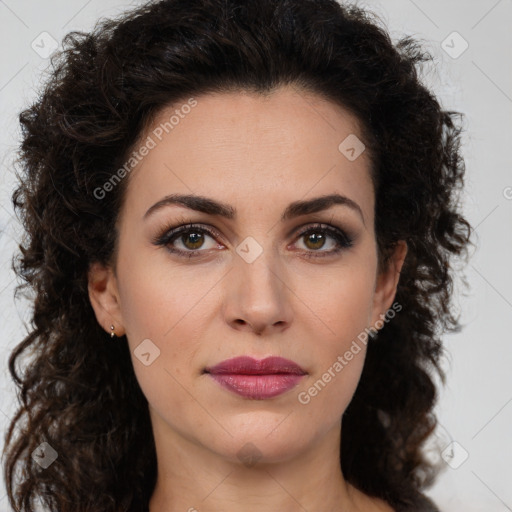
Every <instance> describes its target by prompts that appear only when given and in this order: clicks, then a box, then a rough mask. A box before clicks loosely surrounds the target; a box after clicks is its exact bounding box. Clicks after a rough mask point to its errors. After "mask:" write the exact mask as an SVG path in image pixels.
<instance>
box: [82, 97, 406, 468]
mask: <svg viewBox="0 0 512 512" xmlns="http://www.w3.org/2000/svg"><path fill="white" fill-rule="evenodd" d="M186 105H188V107H187V106H186ZM176 111H178V112H176ZM173 115H174V118H171V116H173ZM165 123H167V124H165ZM148 137H149V138H148ZM347 137H349V139H347ZM356 137H357V138H356ZM345 139H347V140H345ZM360 139H361V135H360V130H359V127H358V125H357V123H356V120H355V118H354V117H352V116H351V115H349V114H348V113H347V112H346V111H345V110H344V109H342V108H340V107H338V106H336V105H334V104H332V103H330V102H327V101H325V100H323V99H321V98H319V97H317V96H313V95H310V94H305V93H298V92H296V90H295V89H293V88H291V87H282V88H280V89H278V90H277V91H276V92H275V93H273V94H272V95H270V96H268V97H266V98H265V97H263V96H258V95H255V94H244V93H225V94H215V95H204V96H199V97H196V98H194V100H190V101H189V102H186V101H185V102H183V104H179V105H174V106H173V107H172V108H167V109H165V110H162V111H161V112H160V113H159V115H158V117H157V118H156V119H155V120H154V123H153V125H152V126H151V127H150V128H149V129H148V131H147V132H145V133H144V134H143V135H142V136H141V142H140V145H139V146H137V147H136V148H135V151H138V154H139V156H140V155H145V156H141V159H140V162H139V163H138V164H137V165H136V167H135V168H134V170H133V171H131V172H130V174H129V175H128V176H127V177H125V178H124V179H128V180H129V182H128V187H127V190H126V195H125V201H124V204H123V207H122V210H121V212H120V216H119V223H118V226H119V250H118V257H117V261H116V269H115V274H112V273H109V274H104V275H108V277H107V278H106V281H105V282H104V283H103V284H106V286H105V287H104V288H101V290H100V287H99V285H98V286H96V285H91V287H90V290H91V302H92V303H93V306H94V307H95V310H96V313H97V317H98V320H99V321H100V323H101V324H102V325H103V326H104V328H105V329H106V330H109V326H110V324H111V323H113V324H114V325H115V327H116V333H117V334H118V335H122V334H124V333H126V335H127V339H128V344H129V349H130V352H131V357H132V361H133V366H134V370H135V373H136V376H137V379H138V382H139V384H140V387H141V389H142V391H143V393H144V394H145V396H146V397H147V400H148V402H149V406H150V414H151V418H152V422H153V427H154V429H155V434H156V435H158V436H161V438H162V439H163V438H165V439H166V440H168V442H169V443H171V444H172V445H176V444H177V443H179V442H182V443H183V442H186V441H188V442H190V443H192V444H193V445H194V446H195V447H196V448H197V447H201V448H206V449H207V450H208V451H209V452H213V453H214V454H217V455H221V456H222V457H224V458H226V459H228V460H233V461H236V460H241V459H240V457H242V456H243V454H246V455H247V451H249V452H250V451H251V450H252V451H253V452H255V453H256V454H257V457H258V458H261V459H263V460H266V461H269V462H270V461H279V460H285V459H287V458H290V457H292V456H294V455H297V454H298V453H301V452H302V453H304V450H306V449H307V448H308V447H312V446H313V445H314V444H315V443H317V442H318V441H320V440H321V439H322V438H325V436H326V435H327V434H329V435H332V436H336V435H339V431H340V421H341V417H342V414H343V412H344V411H345V409H346V407H347V406H348V404H349V402H350V400H351V398H352V395H353V394H354V391H355V389H356V386H357V384H358V381H359V377H360V374H361V371H362V367H363V363H364V359H365V353H366V351H365V348H366V345H365V343H364V342H361V340H364V339H365V338H366V337H365V336H364V333H365V328H368V327H371V326H373V325H375V323H376V322H377V321H378V320H379V319H382V318H383V314H384V313H386V311H387V309H388V308H389V307H390V306H391V303H392V301H393V298H394V293H395V290H396V284H397V279H398V272H397V271H398V270H399V268H400V266H401V263H402V261H403V257H404V256H405V253H404V251H402V252H400V251H398V252H397V256H396V260H395V262H396V265H398V266H397V267H395V268H392V269H391V270H390V271H389V272H388V273H386V274H382V275H381V276H380V277H379V276H377V251H376V241H375V233H374V190H373V186H372V181H371V179H370V173H369V166H370V161H369V158H368V153H367V151H364V150H363V151H362V152H361V150H362V149H363V146H361V142H360ZM344 141H345V142H344ZM340 144H341V146H340ZM144 145H145V146H146V148H147V150H144V149H142V146H144ZM359 153H360V154H359ZM174 195H184V196H187V197H189V199H188V200H187V201H188V204H189V207H187V206H186V205H185V204H184V202H172V201H170V200H169V201H168V202H163V200H164V199H165V198H168V197H170V196H174ZM334 195H335V196H336V197H338V200H336V201H331V202H326V203H325V204H324V205H322V203H321V202H319V201H315V200H318V198H322V197H325V196H334ZM199 197H200V198H204V199H207V200H208V202H205V201H204V200H203V199H201V200H197V199H196V200H193V198H199ZM344 198H345V199H344ZM308 204H310V206H308ZM219 205H222V206H219ZM194 206H195V207H194ZM317 206H318V207H317ZM196 207H197V208H196ZM201 209H203V210H207V211H199V210H201ZM187 224H194V225H195V227H193V228H191V229H189V230H188V232H186V231H183V232H181V233H180V234H178V235H177V236H172V235H171V234H169V236H167V238H166V237H165V235H166V234H168V233H169V231H170V230H171V229H174V228H177V227H179V226H184V225H187ZM303 232H306V234H304V233H303ZM97 272H98V274H97V276H100V271H99V270H97ZM94 275H95V274H94V273H92V274H91V276H94ZM93 282H98V283H99V282H100V279H99V277H98V279H96V281H95V280H94V279H91V283H93ZM379 315H380V316H379ZM381 325H382V322H380V323H379V322H377V326H381ZM358 336H359V338H358ZM356 347H358V348H359V350H358V349H357V348H356ZM348 352H350V353H351V354H352V356H351V357H350V354H348ZM238 356H250V357H252V358H254V359H257V360H260V359H264V358H267V357H269V356H279V357H282V358H286V359H288V360H291V361H293V362H295V363H296V364H297V365H298V366H299V367H300V368H301V369H302V370H303V374H302V376H297V375H295V376H294V377H293V376H290V375H289V374H288V375H287V376H286V375H285V376H283V375H282V374H281V376H279V375H276V372H279V371H282V372H286V371H287V370H289V368H288V369H283V368H277V369H276V368H274V369H273V370H272V369H270V370H267V372H268V373H267V374H266V375H265V376H261V375H260V376H259V377H256V376H254V375H252V376H247V375H246V376H245V377H243V376H240V375H234V374H233V373H234V372H235V373H236V371H239V372H243V370H240V369H239V370H226V371H227V372H228V374H229V375H224V376H221V375H218V374H217V375H214V374H213V373H205V369H207V368H211V367H212V366H215V365H217V364H218V363H220V362H222V361H225V360H228V359H231V358H234V357H238ZM341 361H343V362H341ZM336 363H338V364H336ZM340 366H341V369H340ZM269 373H273V375H269ZM319 381H320V383H319ZM222 383H224V385H222ZM315 383H316V387H315ZM226 386H227V387H226ZM290 386H291V387H290ZM237 390H238V391H237ZM315 390H316V392H315ZM333 439H334V437H333ZM248 443H251V444H248ZM244 446H245V448H244Z"/></svg>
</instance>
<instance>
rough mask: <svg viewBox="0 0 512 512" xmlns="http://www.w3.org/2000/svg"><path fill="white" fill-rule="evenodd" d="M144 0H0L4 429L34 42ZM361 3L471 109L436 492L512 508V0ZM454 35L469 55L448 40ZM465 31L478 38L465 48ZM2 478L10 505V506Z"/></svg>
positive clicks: (1, 493)
mask: <svg viewBox="0 0 512 512" xmlns="http://www.w3.org/2000/svg"><path fill="white" fill-rule="evenodd" d="M138 3H140V2H132V3H130V2H127V1H124V2H123V1H120V0H89V1H86V0H72V1H69V0H46V1H45V2H37V1H35V0H0V48H1V64H2V65H1V71H0V123H1V129H0V155H1V159H0V162H1V173H0V328H1V335H0V365H1V369H0V430H1V432H2V438H3V433H4V431H5V428H6V426H7V422H8V418H10V417H11V416H12V414H13V412H14V407H15V394H14V389H13V384H12V383H11V382H10V380H9V378H8V373H7V358H8V355H9V352H10V350H12V348H13V347H14V346H15V345H16V344H17V343H18V342H20V341H21V339H22V338H23V337H24V335H25V332H26V327H25V326H24V322H26V321H27V319H28V313H29V310H28V308H27V304H25V303H23V302H18V303H14V301H13V290H14V285H15V283H16V280H15V277H14V274H13V273H12V270H11V268H10V266H11V257H12V255H13V252H14V251H15V250H16V242H15V241H16V240H17V239H18V238H19V231H20V228H19V225H18V223H17V221H16V220H15V219H14V218H13V212H12V207H11V200H10V195H11V193H12V189H13V186H14V185H13V183H14V182H13V174H12V163H11V162H12V159H13V158H14V152H15V149H16V145H17V142H18V138H19V129H18V120H17V116H18V113H19V111H20V110H21V109H22V108H23V107H25V106H28V105H29V103H30V102H31V101H33V100H34V99H35V94H36V90H37V88H38V84H39V83H40V79H41V76H42V75H41V73H42V72H43V70H44V69H45V68H46V66H47V64H48V62H49V61H48V59H45V58H42V57H41V56H40V55H38V53H36V51H34V49H33V48H32V46H31V45H32V42H33V41H34V40H35V41H36V43H37V41H40V37H41V36H40V34H41V33H42V32H48V33H49V34H51V36H52V37H53V38H55V40H56V41H58V42H59V44H60V41H61V40H62V37H63V36H64V35H65V34H66V33H67V32H69V31H71V30H90V29H91V28H92V26H93V24H94V22H95V21H96V20H97V19H98V18H99V17H102V16H113V15H116V14H119V13H120V12H121V11H123V10H125V9H127V8H129V7H130V6H132V5H136V4H138ZM359 5H361V6H364V7H368V8H369V9H371V10H372V11H374V12H375V13H376V14H378V15H379V16H380V17H381V19H382V20H383V22H384V23H385V24H386V25H387V27H388V29H389V31H390V34H391V36H392V38H393V39H394V40H396V39H397V38H398V37H400V36H402V35H404V34H410V35H413V36H415V37H418V38H420V39H422V40H423V41H424V44H425V46H426V48H427V49H428V50H429V51H431V52H432V53H433V54H434V55H435V57H436V63H437V67H436V69H431V70H430V71H429V72H428V74H426V75H425V80H426V81H427V83H428V84H429V86H430V87H431V88H432V89H433V90H434V91H435V92H436V94H437V95H438V97H439V98H440V99H441V101H442V103H443V105H444V106H445V108H448V109H453V110H458V111H461V112H463V113H464V114H465V116H466V121H465V128H466V134H465V136H464V145H465V147H464V155H465V160H466V168H467V187H466V195H465V206H464V211H465V215H466V216H467V218H468V219H469V221H470V222H471V223H472V225H473V226H475V227H476V233H477V237H478V238H477V242H478V248H477V250H476V251H475V253H474V255H473V257H472V259H471V262H470V264H469V265H468V267H467V269H466V275H467V278H468V282H469V284H470V289H469V290H468V291H467V292H466V295H462V294H460V293H458V295H457V297H458V299H457V304H458V307H459V308H460V311H461V314H462V321H463V324H464V326H465V327H464V329H463V331H462V332H461V333H459V334H453V335H449V336H445V343H446V347H447V350H448V353H449V359H448V360H446V361H445V362H444V367H445V368H446V371H447V374H448V383H447V386H446V387H445V388H444V389H441V399H440V402H439V405H438V407H437V412H438V415H439V419H440V423H441V425H440V429H439V432H438V436H439V439H441V441H442V442H443V443H444V444H443V446H447V445H448V444H449V443H451V442H454V444H452V445H451V447H453V448H454V450H453V457H452V459H449V458H447V460H449V461H450V464H446V465H445V466H446V468H445V470H444V471H443V472H442V473H441V475H440V477H439V479H438V481H437V483H436V484H435V486H433V487H432V488H431V489H429V490H428V491H427V494H429V495H430V496H432V497H433V499H434V501H435V502H436V503H437V504H438V505H439V506H440V508H441V510H442V511H446V512H459V511H464V512H472V511H486V512H504V511H512V486H511V485H510V484H511V483H512V469H511V464H512V438H511V436H512V428H511V427H512V376H511V368H512V347H511V336H510V328H509V322H510V319H512V291H511V290H512V272H511V271H510V267H509V266H510V264H511V262H512V172H511V165H510V164H511V160H512V158H511V156H510V149H511V146H512V140H511V133H512V132H511V128H512V127H511V124H512V116H511V114H512V73H511V59H510V55H511V50H512V35H511V34H512V31H511V30H510V26H511V25H512V1H511V0H481V1H468V0H452V1H449V0H435V1H432V0H429V1H427V0H414V1H413V0H388V1H386V2H384V1H377V0H372V1H366V2H359ZM454 31H455V32H457V33H458V34H459V35H457V34H455V35H454V34H453V32H454ZM443 41H446V42H445V45H448V46H449V47H451V50H450V49H449V51H450V52H451V53H452V55H454V56H457V58H453V57H452V56H450V55H449V54H448V53H446V52H445V51H444V49H443V47H442V42H443ZM465 41H466V42H467V44H468V45H469V46H468V48H467V49H466V50H465V51H464V52H463V53H461V54H460V55H458V54H459V53H460V52H461V50H462V49H463V48H464V45H465ZM39 45H40V47H41V46H42V43H39ZM457 289H458V290H459V291H460V289H461V288H460V286H459V287H458V288H457ZM1 443H2V441H1V440H0V448H1V447H2V444H1ZM450 449H451V448H450V447H449V448H448V451H447V453H448V452H449V451H450ZM466 454H467V459H466V460H464V461H463V462H462V463H461V461H462V460H463V459H464V457H465V456H466ZM459 464H460V465H459ZM451 466H454V467H451ZM455 466H458V467H457V468H455ZM0 483H2V487H0V512H6V511H7V510H9V509H8V508H7V499H6V498H5V489H4V486H3V482H0Z"/></svg>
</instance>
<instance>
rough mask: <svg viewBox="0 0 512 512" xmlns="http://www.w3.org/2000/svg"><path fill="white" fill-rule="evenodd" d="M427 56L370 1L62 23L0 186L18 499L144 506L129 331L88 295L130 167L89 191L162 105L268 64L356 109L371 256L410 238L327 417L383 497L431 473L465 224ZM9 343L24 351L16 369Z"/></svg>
mask: <svg viewBox="0 0 512 512" xmlns="http://www.w3.org/2000/svg"><path fill="white" fill-rule="evenodd" d="M432 60H433V57H432V56H431V55H430V54H429V53H428V52H427V51H426V50H425V49H424V48H422V46H421V45H420V43H419V42H418V41H417V40H415V39H414V38H411V37H409V36H407V37H405V36H404V37H403V38H401V39H400V40H399V41H398V42H397V43H395V44H394V43H392V41H391V39H390V36H389V34H388V33H387V31H386V29H385V28H384V27H383V24H382V22H381V21H380V20H379V18H378V17H377V16H375V15H374V14H372V13H370V12H368V11H366V10H363V9H360V8H359V7H356V6H354V5H341V4H339V3H337V2H336V1H335V0H258V2H245V1H242V0H186V1H185V0H183V1H181V0H161V1H158V2H150V3H147V4H144V5H142V6H139V7H137V8H136V9H133V10H131V11H129V12H127V13H124V14H123V15H122V16H120V17H118V18H117V19H101V20H99V21H98V23H97V24H96V26H95V27H94V29H93V30H92V31H91V32H90V33H86V32H77V31H74V32H70V33H69V34H67V35H66V36H65V38H64V40H63V49H62V50H61V51H59V52H58V53H56V54H55V55H54V56H53V57H52V61H51V62H52V71H51V73H49V76H48V80H47V82H46V83H45V85H44V87H43V89H42V91H41V93H40V96H39V97H38V99H37V101H36V102H34V104H33V105H31V106H30V107H29V108H26V109H25V110H23V111H22V112H21V113H20V116H19V120H20V123H21V127H22V141H21V144H20V149H19V154H18V158H17V162H16V163H15V168H16V172H17V176H18V179H19V183H18V184H17V188H16V189H15V191H14V192H13V195H12V201H13V204H14V208H15V211H16V213H17V215H18V217H19V219H20V221H21V222H22V224H23V227H24V231H25V236H24V238H23V240H22V241H21V243H20V244H19V249H20V254H17V255H16V256H15V258H14V259H13V268H14V269H15V272H16V273H17V275H18V276H19V277H21V278H22V283H21V284H19V285H18V286H17V288H16V295H17V293H18V292H19V291H21V290H22V289H25V288H26V287H29V290H30V291H31V292H33V293H32V294H31V295H30V298H31V301H32V302H33V312H32V317H31V324H32V325H31V330H30V331H29V333H28V335H27V336H26V337H25V338H24V339H23V340H22V341H21V342H20V343H19V344H18V345H17V346H16V347H15V349H14V350H13V351H12V353H11V355H10V358H9V371H10V374H11V376H12V378H13V380H14V382H15V384H16V387H17V395H18V400H19V408H18V410H17V412H16V415H15V417H14V418H13V419H12V421H11V423H10V426H9V428H8V431H7V433H6V435H5V447H4V455H5V456H6V458H5V462H4V477H5V481H6V484H7V492H8V499H9V503H10V504H11V506H12V507H14V508H15V510H17V511H31V510H33V509H34V503H35V500H36V498H38V499H39V500H40V501H41V502H42V503H43V504H44V505H45V506H47V507H49V509H50V510H55V511H57V510H58V511H59V512H67V511H72V512H82V511H83V512H85V511H88V512H90V511H102V512H108V511H116V512H120V511H141V510H145V509H146V508H147V505H148V502H149V498H150V497H151V494H152V492H153V489H154V485H155V482H156V451H155V444H154V439H153V434H152V430H151V422H150V417H149V412H148V403H147V400H146V398H145V396H144V395H143V393H142V391H141V389H140V387H139V385H138V382H137V379H136V377H135V373H134V371H133V367H132V362H131V359H130V354H129V349H128V347H127V344H126V343H118V344H112V343H107V340H109V335H108V334H107V333H105V331H104V330H103V329H102V328H101V326H100V325H99V324H98V322H97V320H96V317H95V314H94V311H93V309H92V306H91V303H90V300H89V295H88V277H87V272H88V269H89V268H90V265H91V264H92V263H93V262H100V263H103V264H107V265H108V264H110V263H111V262H112V261H113V255H114V254H115V249H116V240H117V235H118V233H117V232H116V229H115V222H116V219H117V216H118V212H119V209H120V206H121V204H122V200H123V197H124V191H125V189H126V182H127V180H128V178H126V179H124V180H122V181H121V183H120V184H119V185H118V186H116V187H114V188H113V190H112V191H110V192H109V193H108V194H106V195H105V197H104V198H103V199H102V200H98V199H97V197H96V196H95V193H94V191H95V190H96V189H97V187H101V186H102V185H103V184H104V183H105V182H106V180H108V179H109V178H111V177H112V175H113V173H114V171H115V170H116V169H119V167H120V166H121V165H122V163H123V162H125V161H126V159H127V157H128V155H130V153H131V151H133V148H134V145H135V143H136V142H137V140H138V139H137V138H138V137H139V136H140V134H141V133H143V130H144V129H145V127H147V126H148V125H149V123H150V122H151V120H152V119H154V116H155V115H156V114H157V113H158V112H159V111H160V110H161V109H162V108H163V107H164V106H167V105H169V104H172V103H174V102H176V101H178V100H182V99H183V98H185V97H190V96H191V95H194V96H198V95H200V94H207V93H210V92H228V91H243V90H245V91H252V92H256V93H261V94H265V93H268V92H271V91H273V90H274V89H275V88H276V87H278V86H280V85H284V84H291V85H292V86H295V87H297V89H298V90H299V89H300V90H303V91H311V92H313V93H315V94H317V95H320V96H321V97H323V98H326V99H328V100H330V101H332V102H335V103H336V104H339V105H341V106H342V107H344V108H346V109H348V110H349V111H350V112H351V113H353V114H354V115H355V116H356V117H357V118H358V120H359V121H360V123H361V126H362V134H363V136H364V142H365V145H366V147H367V148H368V151H369V153H370V154H371V166H372V168H371V173H372V179H373V183H374V189H375V197H376V203H375V232H376V240H377V247H378V255H379V265H380V268H385V265H386V262H387V261H388V257H389V254H390V250H392V249H393V247H395V244H396V243H397V241H399V240H405V241H406V242H407V245H408V253H407V256H406V259H405V263H404V265H403V267H402V271H401V277H400V281H399V284H398V288H397V293H396V297H395V299H396V301H398V302H399V303H400V304H401V305H402V310H401V312H400V314H399V315H397V316H396V318H394V320H393V321H391V322H388V323H386V325H385V326H384V327H383V328H382V329H381V330H380V331H379V333H378V335H377V337H376V339H375V340H372V341H371V342H370V343H369V344H368V347H367V355H366V361H365V365H364V369H363V373H362V376H361V379H360V382H359V385H358V387H357V390H356V392H355V394H354V396H353V399H352V401H351V403H350V405H349V406H348V408H347V410H346V412H345V413H344V417H343V436H342V446H341V467H342V471H343V474H344V477H345V479H346V480H347V481H348V482H350V483H351V484H352V485H354V486H356V487H357V488H359V489H360V490H361V491H363V492H365V493H366V494H368V495H371V496H376V497H380V498H382V499H384V500H386V501H387V502H388V503H389V504H391V505H392V506H394V507H396V509H397V510H402V509H404V510H405V509H407V506H411V505H412V504H413V503H416V502H415V501H414V500H415V496H417V495H418V494H419V493H420V491H421V490H422V489H424V488H426V487H428V486H429V485H431V484H432V483H433V481H434V479H435V477H436V475H437V474H438V468H437V466H436V464H434V463H433V462H432V461H431V460H428V457H427V456H426V454H425V452H424V450H423V447H424V444H425V442H426V440H427V439H429V438H430V436H431V435H432V433H433V431H434V429H435V427H436V424H437V419H436V417H435V415H434V414H433V412H432V411H433V408H434V405H435V403H436V401H437V398H438V391H437V387H436V385H435V382H434V377H435V376H434V373H437V374H438V375H439V376H440V377H441V381H442V382H443V383H445V378H446V377H445V374H444V372H443V370H442V368H441V358H442V356H443V355H444V353H443V350H444V348H443V346H442V335H443V334H444V333H445V332H456V331H459V330H460V329H461V325H460V322H459V317H458V316H457V315H456V314H455V313H454V312H453V308H452V303H451V297H452V292H453V284H454V281H453V279H454V271H455V265H454V257H455V256H458V257H459V258H461V257H462V256H466V257H467V255H468V247H469V245H471V244H472V242H471V234H472V228H471V226H470V225H469V223H468V222H467V220H466V219H465V218H464V217H463V216H462V215H461V212H460V195H461V194H460V193H461V191H462V189H463V185H464V173H465V166H464V161H463V158H462V157H461V152H460V147H461V134H462V132H463V128H462V126H461V122H460V120H461V119H462V118H463V117H462V115H461V114H460V113H458V112H453V111H446V110H444V109H443V108H442V107H441V105H440V103H439V102H438V100H437V99H436V97H435V95H434V94H433V93H432V92H430V91H429V89H428V88H427V87H426V86H425V85H424V84H423V83H422V81H421V80H420V78H419V75H420V73H419V71H420V68H421V66H423V63H425V62H428V61H432ZM464 282H465V280H464ZM121 341H122V340H121ZM23 354H25V355H26V356H28V355H30V356H31V357H30V358H29V359H27V361H25V363H24V368H23V371H22V372H19V370H18V369H16V367H15V365H16V362H17V361H18V360H19V358H20V357H21V356H22V355H23ZM44 441H46V442H48V443H49V445H50V446H51V447H53V449H55V451H56V452H57V453H58V459H57V461H56V462H55V463H53V464H51V465H50V466H49V467H47V468H46V469H44V470H42V469H41V466H40V465H38V464H37V463H35V462H34V460H33V459H32V456H31V454H32V453H33V451H34V450H35V449H36V448H37V447H38V446H39V445H40V444H41V443H42V442H44ZM17 464H20V465H21V468H22V472H21V475H20V476H19V480H17V479H16V477H15V469H16V465H17ZM415 510H418V509H415Z"/></svg>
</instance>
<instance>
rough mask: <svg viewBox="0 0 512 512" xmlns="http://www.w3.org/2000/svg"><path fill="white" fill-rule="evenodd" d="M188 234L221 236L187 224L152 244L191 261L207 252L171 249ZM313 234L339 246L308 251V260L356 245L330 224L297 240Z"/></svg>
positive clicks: (315, 227)
mask: <svg viewBox="0 0 512 512" xmlns="http://www.w3.org/2000/svg"><path fill="white" fill-rule="evenodd" d="M187 233H200V234H205V233H206V234H207V235H209V236H210V237H212V238H216V237H218V236H219V235H218V234H217V232H216V231H214V230H212V229H210V228H206V227H204V226H203V225H201V224H186V225H181V226H178V227H168V228H166V229H165V230H164V231H163V234H161V235H157V236H156V237H154V238H153V240H152V243H153V244H154V245H158V246H164V247H166V248H167V250H168V251H169V252H171V253H173V254H177V255H179V256H183V257H185V258H189V259H190V258H195V257H198V256H201V254H200V253H204V252H207V251H205V250H199V249H196V250H189V251H183V250H181V249H176V248H172V247H170V244H171V242H174V241H175V240H176V239H177V238H178V237H179V236H180V235H183V234H187ZM312 233H322V234H328V235H329V236H331V237H332V238H333V239H334V240H335V241H336V242H337V244H338V246H337V247H336V248H335V249H332V250H330V251H320V250H319V251H314V250H310V251H306V252H305V253H304V256H305V257H306V258H325V257H328V256H333V255H335V254H338V253H339V252H341V251H343V250H344V249H349V248H350V247H352V246H353V244H354V241H353V239H352V238H351V237H350V236H348V235H347V234H346V233H345V232H344V231H342V230H341V229H339V228H336V227H334V226H331V225H329V224H314V225H312V226H308V227H307V228H306V229H304V230H302V231H300V232H299V233H298V235H297V240H299V239H300V238H302V237H304V236H305V235H308V234H312Z"/></svg>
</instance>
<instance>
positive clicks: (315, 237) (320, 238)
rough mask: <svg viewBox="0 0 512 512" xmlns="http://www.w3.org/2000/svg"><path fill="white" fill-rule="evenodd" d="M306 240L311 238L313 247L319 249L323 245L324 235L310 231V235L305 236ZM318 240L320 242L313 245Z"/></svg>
mask: <svg viewBox="0 0 512 512" xmlns="http://www.w3.org/2000/svg"><path fill="white" fill-rule="evenodd" d="M307 240H308V242H309V241H311V240H312V241H313V248H314V249H319V248H321V247H322V246H323V245H324V242H325V237H324V235H319V234H318V233H311V234H310V235H308V236H307ZM318 242H320V244H319V245H315V243H316V244H318Z"/></svg>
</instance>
